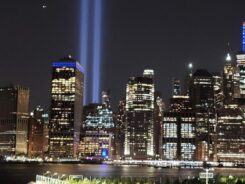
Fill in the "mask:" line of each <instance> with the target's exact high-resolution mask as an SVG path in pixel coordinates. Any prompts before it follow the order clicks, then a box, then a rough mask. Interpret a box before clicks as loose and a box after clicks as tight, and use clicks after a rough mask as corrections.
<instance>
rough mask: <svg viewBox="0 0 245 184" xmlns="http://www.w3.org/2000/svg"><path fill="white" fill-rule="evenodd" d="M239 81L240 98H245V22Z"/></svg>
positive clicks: (238, 59) (239, 54) (238, 73)
mask: <svg viewBox="0 0 245 184" xmlns="http://www.w3.org/2000/svg"><path fill="white" fill-rule="evenodd" d="M236 76H237V79H238V82H239V92H237V93H238V95H237V96H238V97H239V98H245V22H243V25H242V51H241V52H239V53H238V54H237V73H236Z"/></svg>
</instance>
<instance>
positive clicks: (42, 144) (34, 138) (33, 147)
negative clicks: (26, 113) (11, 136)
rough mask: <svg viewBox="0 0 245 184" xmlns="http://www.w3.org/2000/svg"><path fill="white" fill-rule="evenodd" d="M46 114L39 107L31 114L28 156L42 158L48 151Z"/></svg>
mask: <svg viewBox="0 0 245 184" xmlns="http://www.w3.org/2000/svg"><path fill="white" fill-rule="evenodd" d="M48 122H49V121H48V114H47V113H45V112H44V110H43V109H42V108H40V106H38V107H36V108H35V109H34V111H33V112H31V115H30V119H29V125H28V156H29V157H43V156H44V154H45V153H46V152H47V151H48V150H47V147H48V132H47V130H48V129H47V128H48Z"/></svg>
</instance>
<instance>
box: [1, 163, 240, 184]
mask: <svg viewBox="0 0 245 184" xmlns="http://www.w3.org/2000/svg"><path fill="white" fill-rule="evenodd" d="M46 171H50V172H51V173H55V172H57V173H59V174H66V175H69V174H74V175H84V176H87V177H89V176H92V177H120V176H127V177H130V176H132V177H169V178H176V177H178V178H187V177H188V176H189V177H193V176H198V173H199V172H200V170H199V169H160V168H154V167H145V166H112V165H87V164H0V184H5V183H6V184H26V183H28V182H30V181H34V180H35V176H36V174H43V173H45V172H46ZM214 172H215V173H216V174H217V173H220V174H222V175H229V174H232V175H245V169H215V171H214Z"/></svg>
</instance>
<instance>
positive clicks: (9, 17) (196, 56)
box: [0, 0, 245, 109]
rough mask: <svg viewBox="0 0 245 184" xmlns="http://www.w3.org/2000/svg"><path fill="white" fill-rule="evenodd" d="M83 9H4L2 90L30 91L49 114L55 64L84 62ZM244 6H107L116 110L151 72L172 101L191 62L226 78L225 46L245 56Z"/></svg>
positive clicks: (105, 73)
mask: <svg viewBox="0 0 245 184" xmlns="http://www.w3.org/2000/svg"><path fill="white" fill-rule="evenodd" d="M80 2H81V1H78V0H74V1H72V2H67V1H64V0H61V1H59V2H58V1H48V2H47V8H45V9H43V8H42V3H41V2H31V3H30V2H29V3H27V2H17V3H16V4H12V3H11V2H4V7H5V10H3V11H2V12H1V19H2V20H3V23H4V26H3V30H2V35H1V39H2V40H3V42H2V44H3V45H2V47H3V50H2V59H3V60H4V61H5V62H3V63H2V67H1V69H0V78H1V79H2V80H0V84H1V85H2V86H6V85H7V84H9V83H14V84H18V83H19V84H22V85H24V86H28V87H30V91H31V102H32V104H31V107H32V108H33V107H35V106H36V105H38V104H40V105H42V106H44V107H45V109H48V107H49V101H50V95H49V89H50V85H49V84H48V81H49V79H50V77H51V76H50V70H51V61H53V60H55V59H57V58H60V57H62V56H65V55H68V54H71V55H72V56H73V57H74V58H75V59H78V60H79V54H80V47H79V43H78V40H79V37H80V22H81V20H80V13H81V10H80ZM244 4H245V3H244V2H243V1H237V3H236V4H234V3H233V4H232V2H230V1H222V3H219V2H215V3H212V4H209V3H208V2H191V1H186V2H173V1H171V2H170V1H166V2H161V1H154V2H153V3H151V4H148V3H147V1H135V2H131V1H120V0H118V1H111V0H107V1H103V7H104V9H103V20H104V22H103V29H102V35H103V36H102V38H103V49H102V50H103V52H102V57H101V59H102V68H101V73H102V86H101V90H104V89H110V90H111V98H112V103H113V104H112V105H113V107H114V108H115V107H116V105H117V103H118V101H119V99H120V98H121V97H123V96H124V94H123V91H124V90H125V89H126V87H125V83H126V82H127V79H128V77H130V76H133V75H135V74H136V73H138V74H140V71H142V70H143V69H144V68H145V67H149V68H153V69H154V70H155V73H156V79H157V81H156V89H157V90H158V91H161V92H162V93H163V96H164V100H165V101H166V100H167V99H168V98H169V97H170V94H171V81H172V78H174V77H176V78H183V77H184V75H185V73H186V70H185V69H186V65H187V64H188V63H189V62H193V64H194V67H195V68H207V69H208V70H209V71H221V69H222V66H223V63H224V58H225V55H226V53H227V51H228V48H227V43H228V42H229V43H230V44H229V45H230V46H229V50H230V53H231V55H232V56H233V58H234V55H235V54H236V53H237V52H239V51H240V50H241V23H242V21H243V20H244V13H243V10H242V7H243V5H244ZM78 5H79V6H78ZM206 10H209V14H207V13H206ZM61 12H62V13H61ZM17 15H18V16H17ZM214 15H215V16H214ZM32 17H34V18H32ZM212 17H215V18H212ZM13 31H14V32H13ZM200 43H201V44H200ZM22 44H24V45H25V47H22ZM34 63H35V64H34ZM176 65H178V66H179V67H177V68H176ZM129 66H130V67H129ZM23 71H25V72H23ZM17 76H18V77H17ZM30 76H32V77H30ZM32 78H35V79H36V80H37V81H39V84H38V85H37V84H36V83H35V82H34V81H33V80H31V79H32ZM40 97H41V98H40Z"/></svg>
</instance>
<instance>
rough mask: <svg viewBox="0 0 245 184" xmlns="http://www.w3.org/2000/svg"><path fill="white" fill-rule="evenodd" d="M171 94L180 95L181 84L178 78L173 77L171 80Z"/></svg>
mask: <svg viewBox="0 0 245 184" xmlns="http://www.w3.org/2000/svg"><path fill="white" fill-rule="evenodd" d="M172 95H173V96H180V95H181V84H180V80H179V79H173V81H172Z"/></svg>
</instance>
